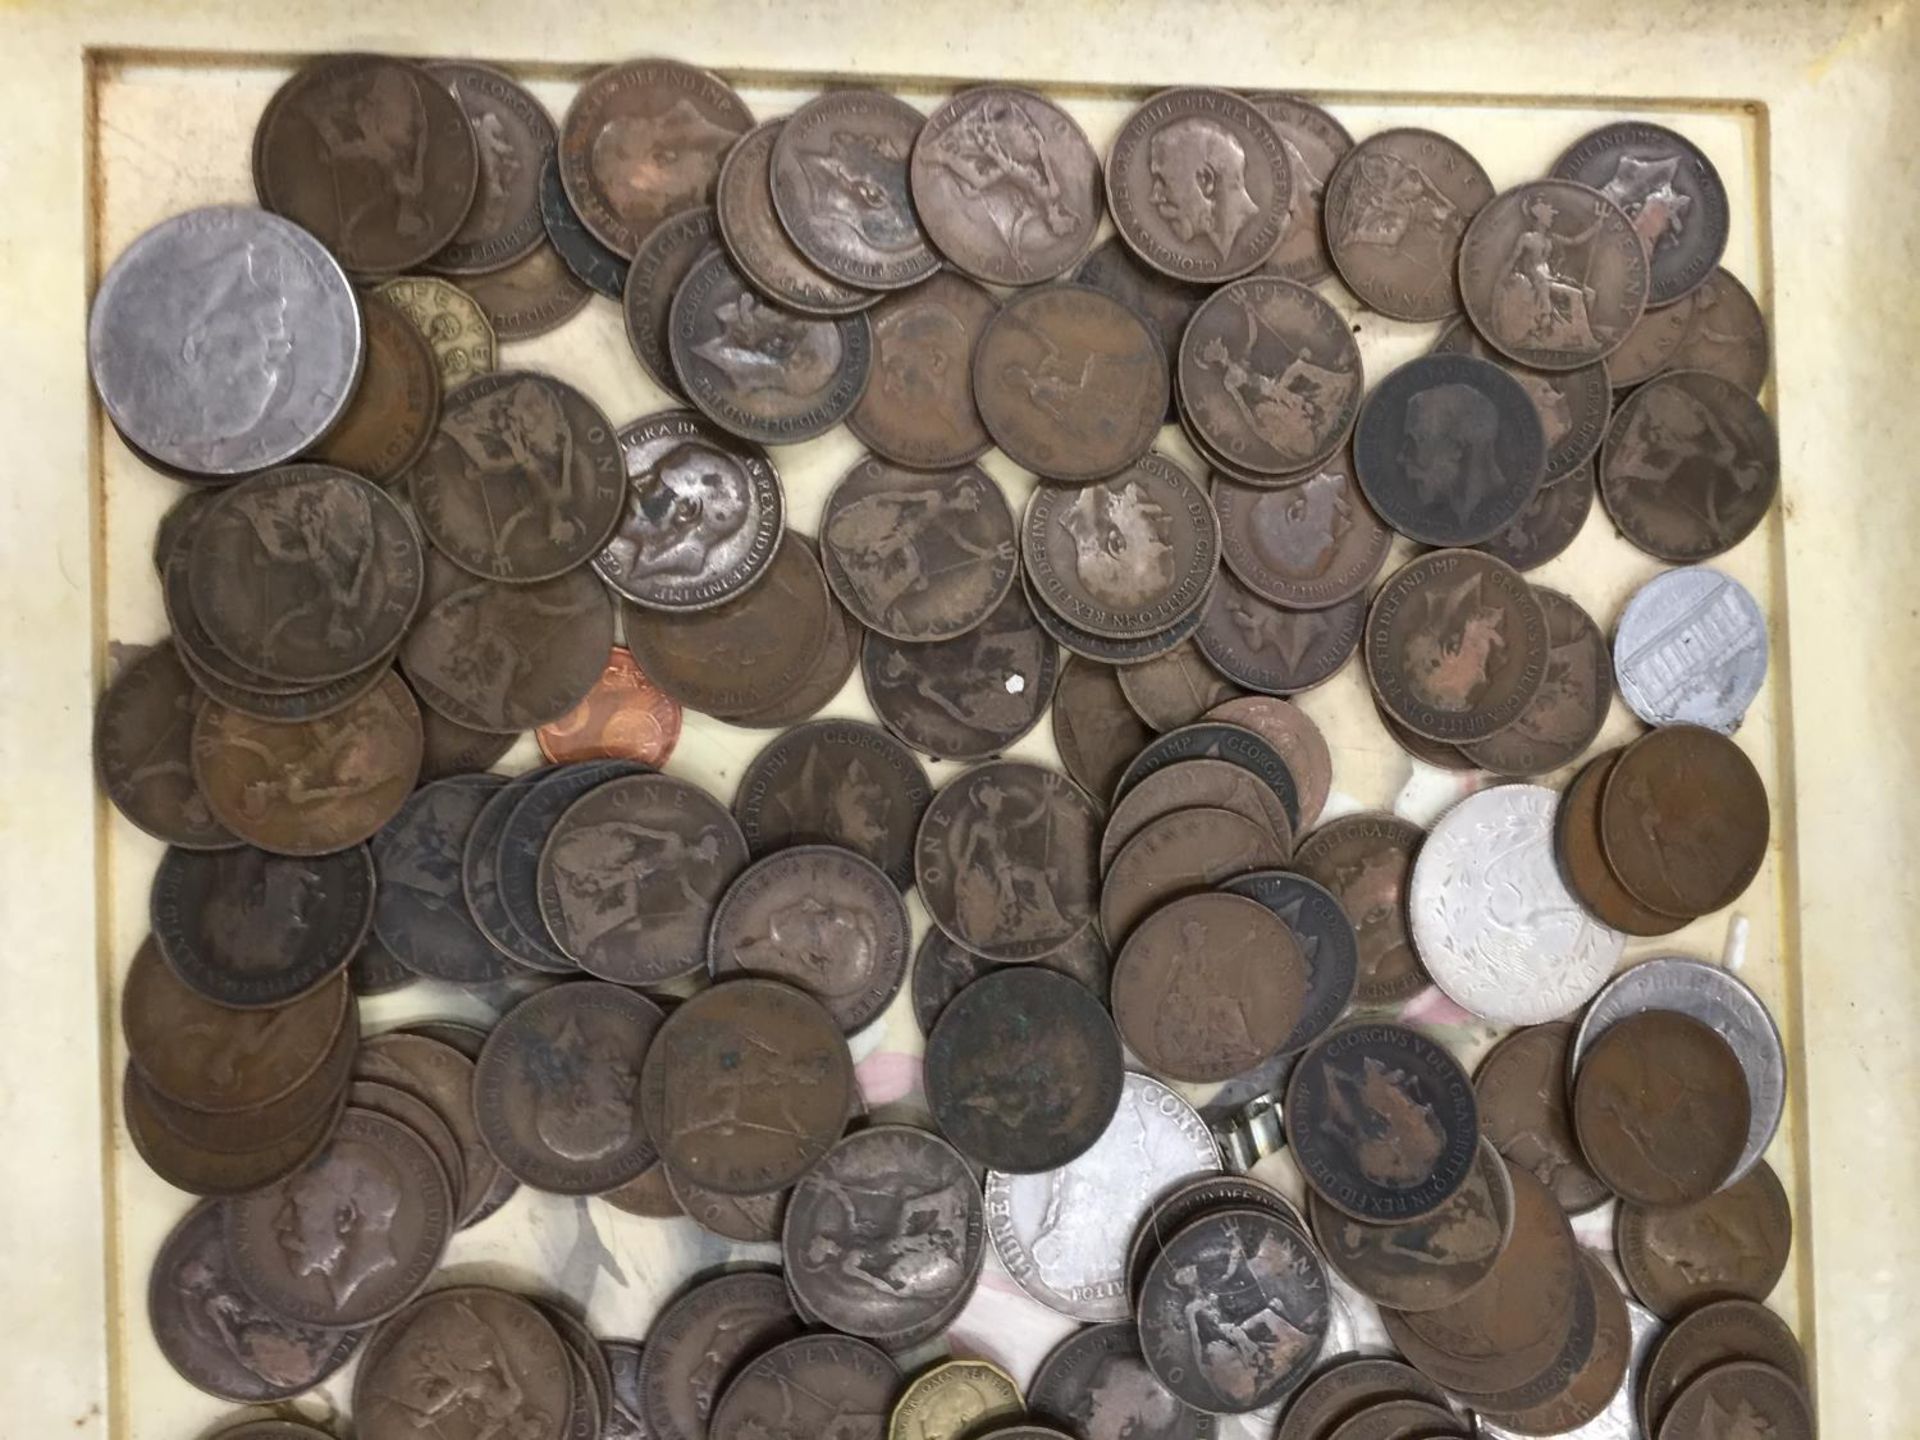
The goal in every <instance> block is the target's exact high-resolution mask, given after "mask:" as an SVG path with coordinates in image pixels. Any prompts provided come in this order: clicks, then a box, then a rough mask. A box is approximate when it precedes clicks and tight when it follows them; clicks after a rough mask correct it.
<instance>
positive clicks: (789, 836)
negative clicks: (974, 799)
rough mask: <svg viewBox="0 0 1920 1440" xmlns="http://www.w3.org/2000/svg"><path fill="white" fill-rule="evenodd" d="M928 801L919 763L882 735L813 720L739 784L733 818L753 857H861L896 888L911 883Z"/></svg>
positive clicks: (766, 753) (771, 749)
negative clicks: (816, 852) (826, 850)
mask: <svg viewBox="0 0 1920 1440" xmlns="http://www.w3.org/2000/svg"><path fill="white" fill-rule="evenodd" d="M932 798H933V791H932V788H931V787H930V786H929V785H928V784H927V776H926V772H925V771H924V770H922V769H921V767H920V762H919V760H918V759H916V758H915V757H914V755H913V752H912V751H910V750H908V749H907V747H906V746H904V745H902V744H901V743H900V742H899V741H898V740H895V739H894V738H893V737H892V736H891V735H888V734H887V733H886V732H885V731H882V730H879V729H876V728H875V727H874V726H871V725H864V724H861V723H860V722H859V721H856V720H816V721H812V722H810V723H808V724H805V725H799V726H796V727H794V728H793V729H791V730H788V731H787V732H785V733H784V734H782V735H781V736H780V737H779V738H778V739H775V740H773V741H771V742H770V743H769V744H768V745H767V747H766V748H765V749H764V750H762V751H761V752H760V753H759V754H758V755H757V756H755V757H754V759H753V762H752V763H751V764H749V765H748V766H747V768H746V770H745V772H744V773H743V774H742V775H741V777H740V788H739V789H738V790H737V791H736V792H735V794H734V797H733V815H734V819H735V820H737V821H738V822H739V824H740V830H741V833H742V834H743V835H744V836H745V837H746V841H747V848H748V849H749V850H750V851H751V852H752V853H753V854H754V855H756V856H761V855H766V854H769V853H771V852H772V851H775V850H780V849H783V848H785V847H786V846H789V845H837V846H841V847H843V848H845V849H847V850H851V851H853V852H854V853H855V854H858V855H864V856H865V857H866V858H867V859H869V860H871V861H873V863H874V864H876V865H878V866H879V867H880V868H881V869H882V870H884V871H885V872H886V874H887V878H888V879H890V880H892V881H893V883H894V884H895V886H897V887H898V888H899V889H901V890H906V889H908V888H909V887H910V886H912V884H913V839H914V835H915V833H916V832H917V831H918V829H919V826H920V817H921V816H922V815H923V814H925V813H926V808H927V804H928V802H929V801H930V800H932Z"/></svg>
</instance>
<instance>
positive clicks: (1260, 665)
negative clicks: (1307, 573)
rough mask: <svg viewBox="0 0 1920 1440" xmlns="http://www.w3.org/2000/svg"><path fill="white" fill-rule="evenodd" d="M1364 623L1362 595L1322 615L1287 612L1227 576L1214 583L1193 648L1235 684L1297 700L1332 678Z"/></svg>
mask: <svg viewBox="0 0 1920 1440" xmlns="http://www.w3.org/2000/svg"><path fill="white" fill-rule="evenodd" d="M1366 623H1367V597H1366V595H1365V594H1356V595H1354V596H1352V597H1351V598H1349V599H1346V600H1343V601H1341V602H1340V603H1339V604H1338V605H1333V606H1330V607H1328V608H1326V609H1324V610H1289V609H1285V608H1283V607H1281V606H1278V605H1275V604H1273V603H1272V602H1271V601H1268V600H1265V599H1263V598H1261V597H1260V596H1259V595H1256V594H1254V592H1253V591H1252V590H1250V589H1248V588H1247V587H1246V586H1245V585H1243V584H1241V582H1240V579H1239V577H1238V576H1236V575H1234V574H1232V573H1228V574H1225V575H1222V576H1221V577H1220V578H1219V580H1218V581H1216V582H1215V584H1214V587H1213V594H1212V595H1211V597H1210V598H1209V599H1208V601H1207V613H1206V618H1205V619H1203V620H1202V621H1201V622H1200V628H1199V629H1198V630H1196V631H1195V632H1194V643H1195V644H1196V645H1198V646H1199V647H1200V653H1201V654H1202V655H1204V656H1205V657H1206V659H1207V663H1208V664H1210V665H1212V666H1213V668H1214V669H1216V670H1218V671H1219V672H1220V673H1221V674H1222V675H1224V676H1226V677H1227V679H1229V680H1231V681H1232V682H1233V683H1234V684H1235V685H1239V686H1242V687H1244V688H1246V689H1248V690H1254V691H1258V692H1260V693H1261V694H1272V695H1297V694H1299V693H1300V692H1301V691H1302V690H1311V689H1312V688H1313V687H1314V686H1316V685H1320V684H1324V683H1325V682H1326V681H1328V680H1330V679H1332V678H1333V676H1334V675H1335V674H1336V673H1337V672H1338V671H1339V670H1340V667H1341V666H1343V665H1345V664H1346V663H1347V661H1348V660H1350V659H1352V658H1353V652H1354V651H1356V650H1357V649H1359V648H1360V635H1361V632H1362V631H1363V630H1364V629H1365V628H1366Z"/></svg>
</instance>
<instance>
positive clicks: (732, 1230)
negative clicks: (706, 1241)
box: [608, 1162, 793, 1245]
mask: <svg viewBox="0 0 1920 1440" xmlns="http://www.w3.org/2000/svg"><path fill="white" fill-rule="evenodd" d="M660 1170H661V1173H662V1174H663V1175H665V1176H666V1184H667V1190H668V1193H669V1195H670V1196H671V1198H672V1199H673V1201H674V1208H675V1210H676V1212H682V1213H684V1214H685V1215H686V1216H687V1218H688V1219H689V1220H691V1221H693V1223H694V1224H696V1225H698V1226H699V1227H700V1228H701V1229H702V1230H706V1231H710V1232H711V1233H713V1234H715V1235H718V1236H720V1237H721V1238H722V1239H725V1240H738V1241H739V1242H740V1243H741V1244H743V1245H778V1244H779V1243H780V1225H781V1222H782V1221H783V1220H784V1219H785V1218H786V1214H787V1200H788V1198H789V1197H790V1196H791V1195H792V1194H793V1191H792V1189H791V1188H789V1189H786V1190H769V1191H768V1192H767V1193H766V1194H764V1195H722V1194H721V1193H720V1192H719V1191H717V1190H709V1189H707V1188H706V1187H705V1186H704V1185H696V1184H694V1183H693V1182H692V1181H691V1180H689V1179H687V1178H686V1176H684V1175H680V1174H677V1173H675V1171H674V1170H673V1168H672V1167H671V1166H670V1165H667V1164H666V1163H664V1162H662V1164H661V1166H660ZM608 1198H611V1197H608Z"/></svg>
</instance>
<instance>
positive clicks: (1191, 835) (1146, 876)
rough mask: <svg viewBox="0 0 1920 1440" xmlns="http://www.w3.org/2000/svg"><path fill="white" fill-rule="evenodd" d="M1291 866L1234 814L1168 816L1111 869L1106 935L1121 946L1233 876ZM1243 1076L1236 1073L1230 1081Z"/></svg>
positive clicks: (1273, 841)
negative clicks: (1161, 915) (1169, 909)
mask: <svg viewBox="0 0 1920 1440" xmlns="http://www.w3.org/2000/svg"><path fill="white" fill-rule="evenodd" d="M1286 863H1287V851H1286V849H1285V847H1284V846H1283V844H1282V843H1281V840H1280V838H1279V836H1277V835H1275V834H1274V833H1273V832H1272V831H1271V830H1270V829H1268V828H1267V827H1266V826H1265V825H1262V824H1259V823H1257V822H1255V821H1252V820H1249V819H1247V818H1246V817H1245V816H1242V815H1236V814H1234V813H1233V812H1232V811H1230V810H1213V809H1193V810H1176V811H1174V812H1172V813H1171V814H1167V815H1162V816H1160V817H1158V818H1157V819H1155V820H1151V821H1149V822H1148V823H1147V824H1146V825H1144V826H1142V827H1141V829H1140V832H1139V833H1138V834H1137V835H1135V836H1134V837H1133V838H1132V839H1131V840H1129V841H1127V843H1126V844H1125V845H1124V846H1122V847H1121V849H1120V853H1119V854H1117V855H1116V856H1114V859H1113V863H1112V864H1111V865H1109V866H1108V867H1107V873H1106V878H1105V881H1104V882H1103V883H1102V885H1101V888H1100V932H1101V934H1103V935H1105V936H1106V938H1107V943H1108V944H1109V945H1115V946H1118V945H1122V944H1124V943H1125V942H1126V941H1127V939H1128V937H1129V936H1131V935H1132V933H1133V930H1134V927H1135V926H1136V925H1138V924H1140V923H1141V922H1142V921H1143V920H1145V919H1146V918H1147V917H1148V915H1149V913H1151V912H1157V911H1158V910H1159V909H1160V908H1161V907H1163V906H1165V905H1166V904H1167V903H1168V902H1169V901H1171V900H1174V899H1176V898H1178V897H1180V896H1183V895H1193V894H1197V893H1201V892H1204V891H1208V890H1211V889H1213V888H1214V887H1215V886H1217V885H1219V884H1220V882H1221V881H1223V880H1226V879H1227V878H1229V877H1230V876H1234V875H1244V874H1245V873H1246V872H1247V871H1249V870H1265V869H1271V868H1274V867H1276V866H1280V865H1284V864H1286ZM1262 928H1263V929H1264V928H1265V927H1262ZM1284 944H1285V942H1284V941H1283V942H1282V945H1283V946H1284ZM1194 968H1196V969H1197V968H1199V967H1198V966H1195V967H1194ZM1296 1018H1297V1017H1296ZM1291 1024H1292V1022H1289V1026H1288V1028H1289V1029H1291ZM1276 1048H1277V1047H1276ZM1259 1058H1261V1057H1259V1056H1256V1057H1255V1060H1258V1059H1259ZM1248 1063H1249V1064H1251V1063H1253V1062H1252V1061H1249V1062H1248ZM1245 1068H1246V1066H1245V1065H1239V1066H1235V1067H1233V1069H1231V1070H1229V1071H1228V1072H1227V1074H1228V1075H1232V1074H1237V1073H1238V1072H1239V1071H1240V1070H1244V1069H1245ZM1216 1078H1220V1079H1225V1078H1226V1077H1225V1076H1220V1077H1216Z"/></svg>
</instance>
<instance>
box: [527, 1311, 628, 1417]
mask: <svg viewBox="0 0 1920 1440" xmlns="http://www.w3.org/2000/svg"><path fill="white" fill-rule="evenodd" d="M533 1303H534V1305H535V1307H536V1308H538V1310H539V1311H540V1313H541V1314H542V1315H544V1316H545V1317H546V1319H547V1323H548V1324H549V1325H551V1326H553V1329H554V1333H555V1334H557V1335H558V1336H559V1337H560V1343H561V1344H563V1345H565V1346H566V1347H567V1350H568V1353H569V1356H570V1358H571V1359H572V1360H573V1362H574V1363H573V1367H572V1368H573V1408H572V1409H571V1410H570V1411H569V1412H568V1417H567V1430H568V1436H569V1440H601V1436H602V1428H601V1427H602V1425H603V1424H604V1423H605V1417H606V1416H608V1415H609V1414H610V1413H611V1412H612V1410H613V1372H612V1371H611V1370H610V1369H609V1368H608V1367H607V1359H606V1356H604V1355H602V1354H601V1353H600V1343H599V1342H598V1341H597V1340H595V1339H594V1338H593V1332H592V1331H590V1330H589V1329H587V1327H586V1324H585V1322H584V1321H581V1320H579V1319H577V1318H576V1317H575V1316H574V1314H573V1313H572V1311H571V1310H569V1309H567V1308H565V1307H564V1306H563V1305H562V1304H561V1303H560V1302H559V1301H555V1300H535V1301H534V1302H533Z"/></svg>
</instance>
